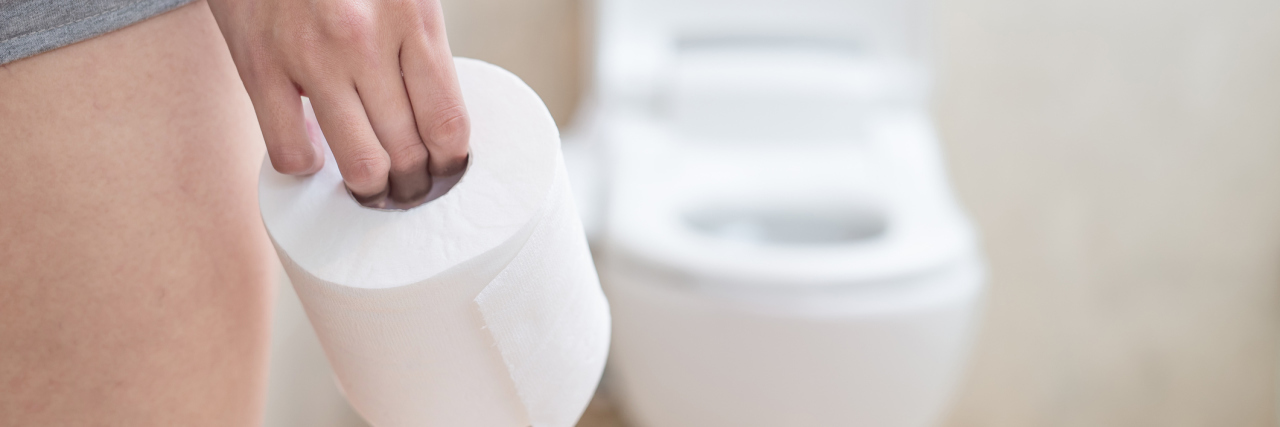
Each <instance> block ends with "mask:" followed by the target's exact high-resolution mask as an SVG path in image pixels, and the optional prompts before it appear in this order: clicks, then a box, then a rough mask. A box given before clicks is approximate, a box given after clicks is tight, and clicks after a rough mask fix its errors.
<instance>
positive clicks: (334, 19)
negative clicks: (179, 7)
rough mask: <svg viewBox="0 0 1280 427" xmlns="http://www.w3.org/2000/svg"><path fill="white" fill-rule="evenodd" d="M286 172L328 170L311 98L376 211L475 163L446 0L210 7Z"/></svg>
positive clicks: (215, 2)
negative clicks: (470, 159) (309, 118)
mask: <svg viewBox="0 0 1280 427" xmlns="http://www.w3.org/2000/svg"><path fill="white" fill-rule="evenodd" d="M210 7H211V8H212V9H213V14H214V16H215V17H217V19H218V23H219V25H220V26H221V28H222V33H223V34H224V35H225V36H226V39H227V45H228V46H229V47H230V50H231V55H232V57H234V58H235V62H236V65H237V68H238V69H239V70H240V77H241V78H242V79H243V80H244V85H245V88H246V89H247V90H248V92H249V96H250V97H251V98H253V105H254V107H255V109H256V110H257V112H258V121H259V122H260V123H261V124H262V133H263V136H264V137H265V138H266V142H267V152H268V153H269V154H270V156H271V163H272V165H273V166H275V168H276V170H278V171H280V172H282V173H290V174H298V175H302V174H310V173H314V172H316V171H318V170H319V169H320V167H321V166H322V165H323V162H324V156H323V155H322V154H321V151H320V147H319V145H318V144H319V143H317V142H314V141H309V140H308V139H307V137H306V132H305V131H304V129H305V125H304V121H303V113H302V104H301V101H300V100H299V97H298V94H299V93H305V94H306V95H307V97H308V98H310V99H311V104H312V106H313V107H314V108H315V114H316V119H317V120H318V121H319V124H320V128H321V130H323V131H324V134H325V135H326V136H328V139H329V145H330V148H332V149H333V153H334V158H335V159H336V160H337V162H338V169H339V170H340V171H341V172H342V176H343V179H344V180H345V181H346V184H347V187H348V188H349V189H350V190H351V192H352V193H353V194H355V195H356V196H358V197H361V198H362V199H363V200H362V202H365V204H366V205H378V204H379V200H380V199H381V198H383V197H384V196H389V197H391V198H392V199H395V201H398V202H409V201H412V200H415V199H420V198H421V197H423V196H426V194H427V192H428V190H430V189H431V175H451V174H454V173H457V172H460V171H461V170H462V168H463V167H464V166H465V164H466V159H467V140H468V138H469V136H470V122H469V118H468V116H467V111H466V107H465V106H464V105H463V102H462V93H461V91H460V90H459V88H458V77H457V74H456V72H455V70H454V68H453V55H452V54H451V53H450V52H449V43H448V40H447V39H446V36H445V28H444V15H443V13H442V12H441V10H440V4H439V3H438V2H436V1H435V0H421V1H419V0H279V1H270V2H263V1H249V0H210Z"/></svg>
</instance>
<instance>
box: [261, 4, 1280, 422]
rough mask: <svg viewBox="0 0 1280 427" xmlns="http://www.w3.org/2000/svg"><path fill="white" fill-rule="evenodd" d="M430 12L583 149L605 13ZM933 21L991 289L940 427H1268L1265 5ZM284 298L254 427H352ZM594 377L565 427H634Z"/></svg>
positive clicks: (929, 60)
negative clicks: (262, 407) (588, 398)
mask: <svg viewBox="0 0 1280 427" xmlns="http://www.w3.org/2000/svg"><path fill="white" fill-rule="evenodd" d="M862 2H866V0H862ZM884 2H885V3H893V0H884ZM443 3H444V9H445V13H446V15H447V23H448V30H449V37H450V43H451V46H452V47H453V53H454V54H455V55H457V56H467V57H473V58H478V59H482V60H485V61H489V62H492V63H494V64H497V65H499V66H502V67H504V68H507V69H508V70H510V71H512V72H514V73H515V74H516V75H518V76H520V77H521V78H523V79H524V80H525V81H526V82H527V83H528V84H529V85H530V86H532V87H533V89H534V90H535V91H537V92H538V94H539V95H540V96H541V97H542V98H543V100H544V101H545V102H546V104H547V106H548V108H549V109H550V111H551V113H552V115H553V116H554V118H555V119H556V121H557V123H558V124H559V125H560V127H561V129H562V131H563V132H564V133H565V134H566V136H567V137H568V138H567V139H570V140H571V139H573V138H574V137H575V135H578V134H582V133H584V132H585V133H587V134H590V132H587V131H583V130H582V129H583V128H590V127H592V126H597V125H594V124H584V122H585V121H589V120H592V119H591V118H589V117H588V118H584V116H589V115H590V114H593V113H584V111H585V109H587V108H591V105H590V104H591V103H593V102H596V101H592V99H596V98H595V97H594V94H593V92H596V91H597V90H596V89H593V87H594V86H593V84H594V83H593V82H596V81H597V80H596V78H597V76H596V74H597V73H598V68H599V67H597V66H595V65H593V64H595V63H596V62H595V61H596V59H597V57H596V56H597V53H596V47H597V46H599V45H598V44H597V42H598V40H597V35H598V34H599V30H600V28H599V27H598V26H597V23H598V22H597V21H598V17H599V16H601V10H600V4H598V3H596V2H594V1H589V0H518V1H517V0H466V1H462V0H444V1H443ZM703 3H706V2H703ZM711 3H714V4H717V5H722V6H724V7H732V2H726V1H717V2H711ZM928 5H929V7H928V8H927V9H921V10H919V11H916V12H911V13H913V14H914V15H912V16H919V17H921V21H920V22H922V23H923V24H921V25H920V28H916V29H912V30H910V31H913V32H914V33H913V34H921V35H923V37H924V39H923V40H924V41H923V42H922V43H920V45H921V46H925V47H926V49H925V50H924V51H923V52H925V53H923V54H920V55H919V56H917V57H916V58H917V59H919V60H920V61H922V62H923V63H925V64H926V67H927V68H928V69H929V70H931V80H932V82H933V86H932V90H931V92H930V93H929V94H928V95H927V103H926V104H925V105H926V106H927V108H928V112H929V113H931V118H932V123H933V126H934V127H935V128H936V130H937V135H938V141H939V144H940V149H941V153H942V157H941V158H942V159H944V160H945V165H946V169H945V176H946V177H948V178H949V179H948V181H947V182H949V187H950V189H951V191H953V192H954V195H955V198H956V199H957V200H958V203H959V205H960V206H961V208H962V209H963V211H964V212H965V213H966V214H967V217H968V219H969V221H971V222H972V224H973V226H974V227H975V228H976V230H977V235H978V236H979V238H978V240H977V244H978V245H979V246H978V247H979V248H980V253H981V254H982V257H983V259H984V260H985V261H984V265H985V268H986V275H985V291H984V294H983V295H985V296H984V297H982V299H981V301H982V303H980V304H978V305H977V306H976V307H979V308H978V309H975V310H978V311H980V313H981V315H980V316H978V317H977V318H976V319H977V320H974V322H976V323H975V324H976V325H980V327H979V326H975V327H974V328H973V329H972V331H971V333H969V335H967V336H971V339H972V345H971V346H970V347H967V348H969V350H968V352H967V354H968V355H967V356H963V357H961V356H957V358H956V360H957V361H956V362H955V363H956V366H959V367H962V368H960V370H959V373H958V374H957V379H956V380H955V381H954V386H953V387H952V386H947V387H946V388H948V390H950V391H949V394H948V395H947V396H946V397H945V399H941V400H940V402H944V403H943V404H942V409H940V410H939V411H940V412H939V415H938V416H937V417H936V423H937V425H946V426H1209V425H1212V426H1267V425H1276V424H1277V411H1276V409H1277V404H1278V403H1277V400H1278V395H1277V384H1278V382H1277V379H1278V378H1280V376H1278V375H1280V372H1278V370H1277V368H1278V367H1280V354H1278V353H1277V338H1280V328H1278V327H1277V326H1280V292H1277V291H1278V290H1280V2H1277V1H1274V0H1213V1H1211V0H1165V1H1154V0H1080V1H1070V2H1052V1H1016V0H939V1H934V2H932V3H929V4H928ZM584 99H585V100H587V101H583V100H584ZM584 105H586V106H584ZM574 143H575V142H570V141H567V142H566V150H570V149H571V148H570V147H568V145H569V144H574ZM570 160H573V159H572V158H571V159H570ZM570 166H571V167H572V166H574V165H573V163H572V162H571V164H570ZM580 181H581V180H580ZM580 181H577V182H575V185H578V186H581V184H580ZM588 185H591V184H590V183H589V184H588ZM601 191H604V192H607V190H601ZM600 197H606V198H607V197H608V195H604V196H600ZM581 202H582V201H581V200H580V203H581ZM586 215H587V216H588V218H586V219H587V220H588V222H589V223H590V222H592V218H590V214H589V213H588V214H586ZM588 225H589V226H590V224H588ZM592 243H593V249H594V245H595V244H597V243H598V239H597V238H596V237H593V240H592ZM598 258H599V256H598ZM602 276H604V278H603V279H604V281H605V282H606V283H605V287H606V292H608V291H609V286H610V284H609V283H608V281H609V274H607V273H606V272H605V271H603V270H602ZM281 277H283V275H281ZM282 280H283V279H282ZM290 293H291V290H290V289H289V287H288V286H287V284H286V286H284V287H282V296H283V297H282V298H281V303H280V309H279V310H278V312H279V314H278V315H277V320H276V324H275V328H276V329H275V330H276V335H275V338H274V340H275V343H274V345H275V347H274V348H275V349H276V350H275V353H274V354H273V361H272V386H271V391H270V400H269V403H268V405H269V407H268V416H267V425H268V426H269V427H275V426H296V425H309V426H334V427H339V426H344V427H345V426H358V425H361V424H360V421H359V418H358V417H356V416H355V415H354V414H353V413H351V412H350V410H349V409H347V408H346V407H345V406H344V404H343V403H342V400H341V397H340V396H337V395H336V394H335V393H334V392H333V390H332V389H333V386H332V379H331V378H330V377H328V376H325V375H316V374H315V373H316V372H324V369H327V368H326V367H325V361H324V358H323V355H322V354H320V353H319V350H318V349H319V347H318V344H316V343H315V338H314V335H309V334H310V327H309V325H308V324H307V323H306V320H305V317H303V316H302V314H301V308H300V306H298V305H297V302H296V297H291V296H290ZM610 298H611V299H616V297H615V296H614V295H613V294H611V295H610ZM617 316H618V313H617V308H615V324H616V323H617V322H618V320H617ZM614 339H615V344H617V342H618V339H619V337H618V333H617V332H615V338H614ZM616 353H617V349H616V348H615V355H616ZM962 353H963V352H962ZM940 357H941V356H940ZM611 363H613V361H611ZM610 369H611V370H612V369H613V368H612V367H611V368H610ZM940 375H941V374H940ZM611 378H612V377H608V378H606V383H605V386H604V387H603V389H602V395H601V397H599V398H597V400H596V401H594V402H593V403H592V406H591V408H589V409H588V412H587V415H586V416H585V417H584V419H583V422H582V423H581V424H580V425H582V426H622V425H628V424H625V422H626V421H624V418H623V417H622V416H621V415H620V413H622V412H626V410H625V409H619V408H620V407H621V406H625V404H619V403H618V402H619V401H620V400H622V399H620V398H617V397H616V396H614V395H613V394H614V393H613V392H612V389H613V388H614V387H612V386H613V385H614V384H612V383H611V381H613V380H612V379H611ZM944 382H945V381H944ZM931 422H932V421H931ZM788 425H804V424H788Z"/></svg>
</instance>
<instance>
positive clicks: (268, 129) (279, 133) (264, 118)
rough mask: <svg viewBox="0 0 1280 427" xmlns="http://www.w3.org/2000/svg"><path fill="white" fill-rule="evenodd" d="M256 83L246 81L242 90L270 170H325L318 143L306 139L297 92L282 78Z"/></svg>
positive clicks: (294, 172)
mask: <svg viewBox="0 0 1280 427" xmlns="http://www.w3.org/2000/svg"><path fill="white" fill-rule="evenodd" d="M255 80H256V81H255V82H254V83H251V84H250V83H248V82H247V81H246V85H245V88H246V89H247V90H248V92H249V95H250V96H249V98H250V99H251V100H252V101H253V109H254V111H256V112H257V115H258V123H259V125H260V126H261V127H262V137H263V139H265V140H266V143H267V156H268V157H270V158H271V166H272V167H274V168H275V169H276V171H278V172H280V173H283V174H290V175H306V174H312V173H315V172H316V171H319V170H320V167H321V166H324V154H323V151H321V150H322V148H321V147H320V145H319V144H318V143H316V142H314V141H313V140H311V139H309V138H307V133H306V125H305V124H304V122H303V120H302V98H301V97H300V96H299V95H298V90H297V89H296V88H295V87H294V86H293V83H292V82H291V81H289V80H288V79H287V78H285V77H283V76H280V77H279V78H275V79H272V78H267V79H255Z"/></svg>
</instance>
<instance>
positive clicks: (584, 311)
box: [259, 58, 610, 427]
mask: <svg viewBox="0 0 1280 427" xmlns="http://www.w3.org/2000/svg"><path fill="white" fill-rule="evenodd" d="M455 62H456V66H457V71H458V77H459V80H460V82H461V85H462V93H463V98H464V100H465V102H466V105H467V109H468V111H469V113H470V115H471V122H472V129H471V141H470V143H471V145H470V146H471V157H470V160H469V165H468V167H467V170H466V172H465V173H464V174H463V176H462V178H461V180H460V181H458V183H457V184H456V186H454V187H453V188H452V189H451V190H449V191H448V193H446V194H444V195H443V196H441V197H440V198H438V199H436V200H433V201H430V202H428V203H426V204H424V205H421V206H418V207H414V208H412V209H409V210H405V211H392V210H376V209H370V208H366V207H363V206H360V205H359V204H357V203H356V201H355V200H354V199H353V198H352V197H351V195H350V194H349V193H348V192H347V191H346V189H345V187H344V185H343V182H342V177H341V175H340V174H339V173H338V168H337V166H336V163H335V162H334V160H333V158H332V155H331V154H326V156H328V158H327V159H326V162H325V166H324V168H323V169H322V170H321V171H320V172H318V173H316V174H315V175H313V176H309V177H293V176H287V175H282V174H279V173H277V172H275V171H274V169H273V168H272V167H271V165H270V163H269V162H268V161H264V162H263V166H262V175H261V179H260V182H259V201H260V204H261V209H262V218H263V222H264V223H265V224H266V227H267V231H268V232H269V234H270V235H271V239H272V241H273V242H274V243H275V246H276V250H277V252H278V253H279V255H280V259H281V261H282V262H283V264H284V266H285V270H286V272H287V273H288V275H289V278H290V280H291V281H292V282H293V285H294V287H295V289H296V290H297V292H298V296H299V297H300V298H301V300H302V302H303V305H304V307H305V308H306V312H307V316H308V317H309V318H310V319H311V323H312V325H313V326H314V327H315V329H316V333H317V334H318V335H319V338H320V341H321V343H322V344H323V346H324V349H325V353H326V354H327V355H328V357H329V360H330V363H331V364H332V365H333V368H334V371H335V373H336V374H337V377H338V380H339V383H340V385H341V386H342V388H343V390H344V393H345V394H346V396H347V398H348V400H350V401H351V404H352V406H353V407H355V408H356V410H357V411H359V412H360V413H361V415H363V416H364V417H365V418H366V419H367V420H368V421H369V422H370V423H372V424H373V425H374V426H377V427H397V426H415V427H417V426H486V427H487V426H529V425H533V426H539V427H541V426H549V427H558V426H571V425H573V424H574V423H575V422H576V421H577V419H578V417H579V416H581V414H582V412H583V410H584V409H585V407H586V405H587V402H588V401H589V400H590V398H591V396H592V394H593V392H594V390H595V387H596V384H597V383H598V381H599V378H600V374H601V371H602V369H603V366H604V360H605V355H606V353H607V349H608V346H609V330H610V318H609V308H608V304H607V303H606V301H605V299H604V295H603V293H601V291H600V285H599V279H598V278H597V277H596V272H595V269H594V267H593V264H592V261H591V255H590V253H589V252H588V249H587V245H586V240H585V238H584V236H583V230H582V225H581V222H580V221H579V219H578V216H577V213H576V210H575V207H574V206H573V200H572V193H571V192H570V189H569V183H568V178H567V175H566V173H565V170H564V163H563V162H564V161H563V159H562V157H561V154H560V150H559V137H558V135H557V131H556V127H555V123H554V122H553V121H552V119H551V116H550V114H548V112H547V110H546V107H545V106H543V104H542V102H541V101H540V100H539V98H538V96H537V95H536V94H534V92H533V90H531V89H530V88H529V87H528V86H526V85H525V84H524V83H523V82H521V81H520V79H519V78H517V77H515V76H514V75H512V74H510V73H508V72H506V71H505V70H502V69H501V68H498V67H496V66H493V65H489V64H486V63H483V62H480V61H476V60H470V59H463V58H459V59H457V60H456V61H455ZM325 145H326V146H327V144H325ZM326 153H328V152H327V148H326Z"/></svg>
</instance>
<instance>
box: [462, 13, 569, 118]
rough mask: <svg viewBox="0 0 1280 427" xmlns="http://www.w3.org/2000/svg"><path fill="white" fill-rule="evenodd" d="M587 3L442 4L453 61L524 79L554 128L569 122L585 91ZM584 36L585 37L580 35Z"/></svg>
mask: <svg viewBox="0 0 1280 427" xmlns="http://www.w3.org/2000/svg"><path fill="white" fill-rule="evenodd" d="M588 4H590V3H589V2H587V1H586V0H441V5H442V6H443V7H444V14H445V22H446V23H445V26H446V27H447V28H448V31H449V46H450V48H451V49H452V50H453V54H454V55H456V56H467V57H472V58H477V59H483V60H485V61H489V62H492V63H494V64H497V65H499V66H501V67H503V68H506V69H508V70H510V71H511V72H513V73H515V74H516V75H518V76H520V78H522V79H524V81H525V83H528V84H529V86H530V87H532V88H533V90H534V91H536V92H538V95H539V96H541V97H542V100H543V102H546V104H547V109H549V110H551V116H552V117H554V118H555V119H556V123H558V124H560V125H561V126H565V125H566V124H567V123H568V121H569V119H570V117H572V114H573V109H574V106H576V105H577V102H578V98H579V97H580V95H581V90H582V89H583V85H582V84H581V83H582V81H583V77H584V76H583V72H582V71H584V70H585V68H584V67H582V66H580V65H581V64H584V62H583V58H584V56H583V55H584V54H586V53H587V48H588V47H587V46H586V43H587V42H586V41H584V40H586V39H585V37H584V36H586V35H587V34H586V33H587V32H588V31H589V29H587V28H585V27H584V26H583V23H584V21H583V18H584V17H585V15H586V14H589V13H588V12H586V8H585V7H584V5H588ZM584 30H586V31H584Z"/></svg>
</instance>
